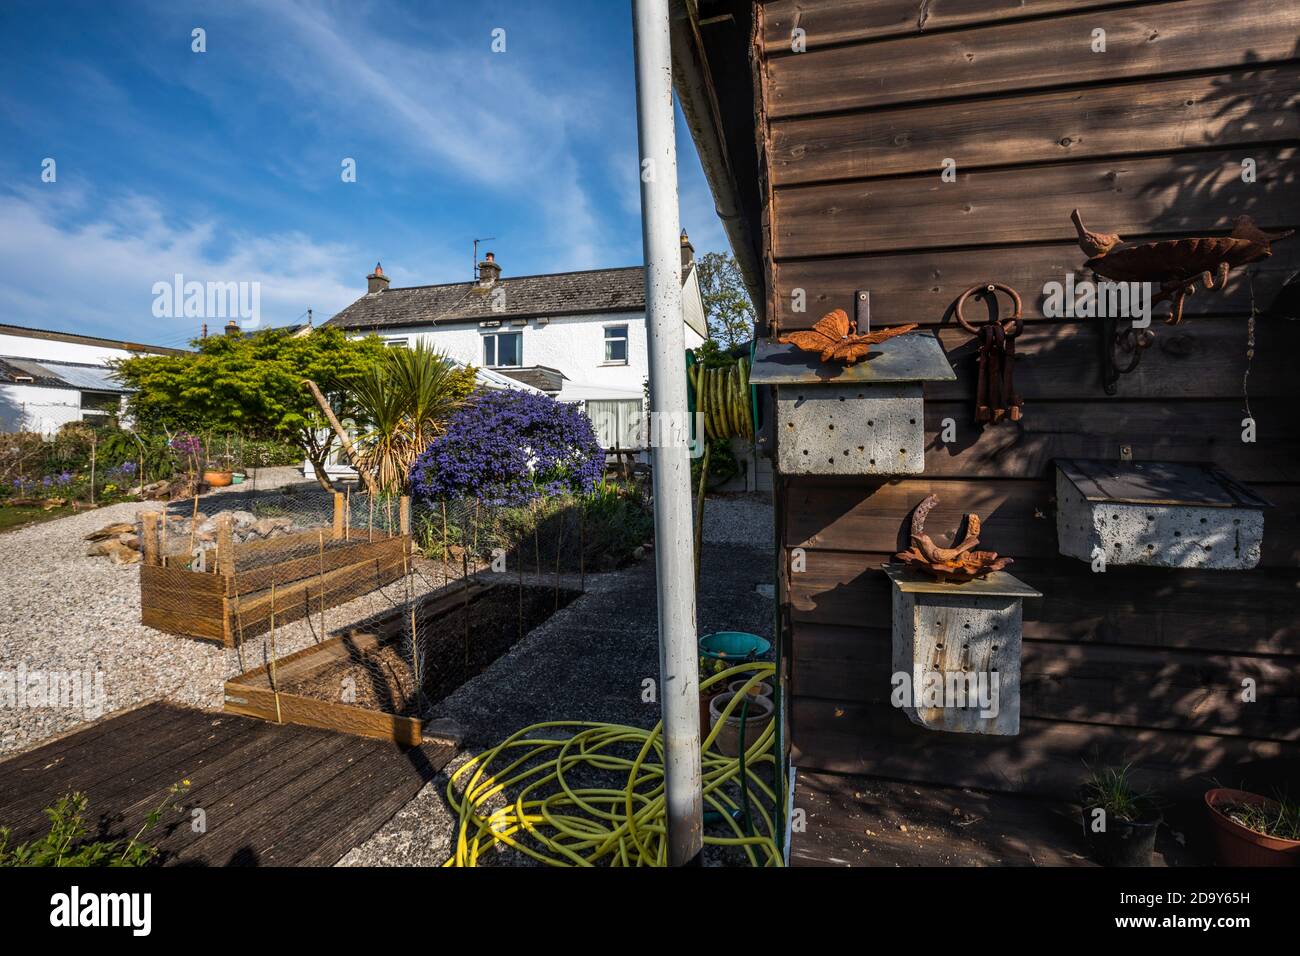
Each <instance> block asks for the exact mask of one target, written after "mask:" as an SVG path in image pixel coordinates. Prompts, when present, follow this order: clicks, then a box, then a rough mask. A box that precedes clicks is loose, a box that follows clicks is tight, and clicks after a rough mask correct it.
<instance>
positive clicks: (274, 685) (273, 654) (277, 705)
mask: <svg viewBox="0 0 1300 956" xmlns="http://www.w3.org/2000/svg"><path fill="white" fill-rule="evenodd" d="M279 656H280V652H279V651H278V650H276V647H275V577H274V576H272V577H271V689H272V690H273V691H275V722H276V723H277V724H282V723H284V720H283V719H282V718H281V716H280V682H279V681H278V680H276V677H275V662H276V659H277V658H278V657H279Z"/></svg>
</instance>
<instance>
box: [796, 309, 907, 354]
mask: <svg viewBox="0 0 1300 956" xmlns="http://www.w3.org/2000/svg"><path fill="white" fill-rule="evenodd" d="M915 328H916V325H915V324H913V325H896V326H894V327H893V328H888V329H880V330H879V331H877V332H870V333H867V334H865V335H859V334H858V328H857V324H856V323H855V322H853V321H852V320H851V319H850V318H849V316H848V313H847V312H845V311H844V310H843V309H835V310H834V311H833V312H827V313H826V314H825V315H823V316H822V317H821V318H820V319H818V320H817V324H816V325H814V326H813V327H812V328H811V329H809V330H807V331H803V332H787V333H786V334H785V335H782V336H780V337H779V338H778V339H777V341H778V342H780V343H781V344H782V345H793V346H794V347H795V348H797V349H800V350H801V351H804V352H816V353H818V354H819V355H820V356H821V360H822V361H823V362H839V363H841V364H843V365H852V364H853V363H854V362H858V361H861V360H862V359H864V358H866V357H867V353H868V352H869V351H870V350H871V346H873V345H878V344H880V343H881V342H883V341H885V340H886V339H892V338H893V337H894V336H896V335H905V334H906V333H908V332H911V331H912V330H913V329H915Z"/></svg>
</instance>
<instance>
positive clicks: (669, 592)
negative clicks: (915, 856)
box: [632, 0, 704, 866]
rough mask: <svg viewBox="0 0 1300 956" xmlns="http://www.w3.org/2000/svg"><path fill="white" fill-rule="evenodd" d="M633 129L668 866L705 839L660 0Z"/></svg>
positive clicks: (644, 11)
mask: <svg viewBox="0 0 1300 956" xmlns="http://www.w3.org/2000/svg"><path fill="white" fill-rule="evenodd" d="M632 35H633V42H634V46H635V49H636V105H637V135H638V138H639V140H640V144H641V153H640V158H641V235H642V242H643V244H644V248H645V278H646V328H647V331H648V333H649V334H648V338H649V352H650V416H651V417H650V435H651V442H652V446H653V452H652V454H651V477H652V480H653V482H654V517H655V565H656V573H657V576H658V589H657V590H658V598H659V701H660V708H661V713H662V715H663V728H664V729H663V739H664V800H665V804H666V810H667V818H668V864H669V865H670V866H681V865H683V864H686V863H690V862H691V861H692V860H694V859H695V858H696V857H697V856H698V855H699V853H700V850H701V849H703V846H704V801H703V797H702V795H701V790H700V787H701V782H700V707H699V698H700V692H699V667H698V663H697V661H698V654H699V651H698V648H697V646H696V638H695V554H694V551H695V545H694V540H693V535H692V522H691V459H690V452H689V450H688V447H687V442H688V439H689V427H688V421H687V403H686V339H685V335H684V333H683V331H682V260H681V243H680V239H679V232H680V221H679V218H678V212H677V144H676V141H675V139H674V135H675V132H676V128H675V122H674V116H673V70H672V49H671V42H670V40H669V23H668V0H632Z"/></svg>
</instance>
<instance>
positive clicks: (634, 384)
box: [326, 233, 708, 449]
mask: <svg viewBox="0 0 1300 956" xmlns="http://www.w3.org/2000/svg"><path fill="white" fill-rule="evenodd" d="M367 280H368V283H369V286H368V289H367V291H366V294H365V295H363V296H362V297H361V298H359V299H357V301H355V302H353V303H352V304H351V305H349V306H348V307H347V308H346V309H344V310H343V311H342V312H340V313H338V315H336V316H334V317H333V318H332V319H330V320H329V322H328V323H326V324H327V325H332V326H336V327H339V328H342V329H345V330H347V331H349V332H355V333H357V334H365V333H376V334H378V335H380V336H382V337H383V338H385V339H386V340H387V341H388V342H389V344H391V345H393V346H395V347H403V346H410V345H413V344H415V343H416V342H417V341H420V340H423V341H427V342H428V343H429V344H430V345H432V346H433V347H434V348H436V349H438V350H439V351H441V352H444V353H446V354H447V355H448V356H450V357H451V358H453V359H455V360H456V361H458V362H463V363H465V364H468V365H475V366H478V367H480V368H482V369H485V370H491V371H493V372H495V373H497V374H498V375H503V376H508V377H509V378H510V379H513V380H515V381H519V382H522V383H525V384H527V385H530V386H532V387H534V388H537V389H540V390H541V391H543V392H545V393H546V394H548V395H551V396H553V397H555V398H557V399H559V400H560V401H563V402H575V403H579V404H581V405H582V406H583V407H584V408H585V409H586V411H587V414H588V415H589V416H590V417H591V419H592V422H593V423H594V424H595V426H596V431H597V433H598V437H599V439H600V442H601V444H602V445H604V446H605V447H606V448H621V449H639V448H642V447H643V445H644V438H643V437H642V433H643V431H644V429H643V428H640V427H638V422H639V420H640V417H641V413H642V410H643V404H644V400H645V383H646V379H647V378H648V376H649V358H648V353H647V346H646V321H645V270H644V268H643V267H641V266H628V267H625V268H621V269H596V270H592V271H588V272H562V273H554V274H551V275H535V276H520V277H518V278H502V277H501V266H500V265H499V264H498V263H497V261H496V257H495V256H494V255H493V254H492V253H490V252H489V253H487V255H486V257H485V259H484V260H483V261H482V262H481V263H479V266H478V278H477V280H476V281H474V282H453V283H449V284H446V285H432V286H414V287H411V288H405V289H393V288H390V287H389V279H388V277H387V276H386V275H384V272H383V269H382V267H380V266H379V265H378V264H377V265H376V266H375V271H374V272H373V273H371V274H370V275H369V276H368V277H367ZM682 322H683V325H684V332H685V338H686V347H687V348H694V347H696V346H698V345H700V344H701V343H702V342H703V341H704V339H705V338H706V337H707V335H708V328H707V325H706V323H705V318H704V303H703V301H702V300H701V298H700V286H699V279H698V277H697V275H696V273H695V258H694V250H693V249H692V247H691V244H690V240H689V239H688V238H687V237H686V235H685V233H683V234H682ZM683 361H685V359H684V358H683Z"/></svg>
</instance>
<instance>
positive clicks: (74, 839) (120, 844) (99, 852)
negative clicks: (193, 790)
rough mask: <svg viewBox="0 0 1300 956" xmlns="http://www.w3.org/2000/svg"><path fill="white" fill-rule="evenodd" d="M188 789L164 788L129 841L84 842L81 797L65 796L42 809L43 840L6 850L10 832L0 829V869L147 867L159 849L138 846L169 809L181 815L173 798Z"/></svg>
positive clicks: (84, 802)
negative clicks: (45, 825) (45, 827)
mask: <svg viewBox="0 0 1300 956" xmlns="http://www.w3.org/2000/svg"><path fill="white" fill-rule="evenodd" d="M189 788H190V782H189V781H188V780H182V781H181V782H179V783H174V784H172V785H171V786H170V787H168V788H167V792H166V794H165V795H164V796H163V799H162V801H161V802H160V803H159V804H158V805H157V806H156V807H154V808H153V809H152V810H150V811H149V813H148V814H147V815H146V816H145V820H144V824H143V825H142V826H141V827H140V829H139V830H138V831H136V834H135V836H133V837H131V838H130V839H129V840H87V839H86V837H87V836H88V834H89V833H90V828H89V827H88V826H87V825H86V818H85V813H86V806H87V804H88V803H89V800H88V798H87V797H86V795H85V794H84V793H79V792H74V793H66V794H64V795H63V796H62V797H60V798H59V799H58V800H57V801H56V802H55V803H54V805H53V806H51V807H47V808H46V809H45V816H46V817H48V818H49V821H50V830H49V832H48V833H46V834H45V835H44V836H42V837H39V838H37V839H35V840H31V841H29V842H27V843H20V844H18V845H17V846H15V847H13V848H12V849H10V848H9V838H10V832H11V831H10V830H9V828H8V827H3V828H0V866H73V867H88V866H108V867H129V866H147V865H148V864H149V863H151V862H153V859H154V857H156V856H157V855H158V848H157V847H153V846H149V845H148V844H146V843H143V842H141V838H142V837H143V836H144V835H145V834H146V833H147V832H149V831H150V830H152V829H153V828H154V827H156V826H157V825H158V822H159V821H160V820H161V819H162V817H163V814H164V813H166V812H167V810H168V809H172V810H175V811H180V810H181V806H180V804H178V803H176V802H175V799H176V797H178V796H180V795H181V794H184V793H186V792H187V791H188V790H189Z"/></svg>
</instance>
